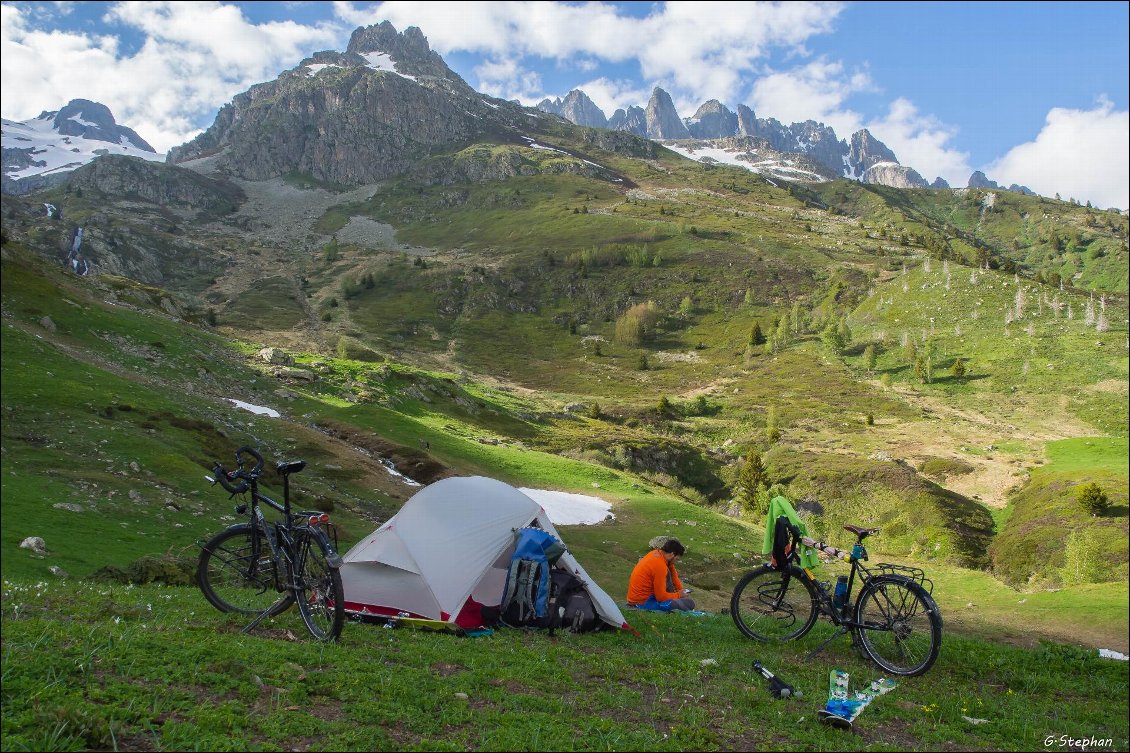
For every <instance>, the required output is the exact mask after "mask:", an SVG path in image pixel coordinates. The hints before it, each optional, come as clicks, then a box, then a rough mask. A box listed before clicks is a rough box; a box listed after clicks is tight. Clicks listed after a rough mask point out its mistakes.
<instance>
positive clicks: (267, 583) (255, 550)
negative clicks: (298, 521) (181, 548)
mask: <svg viewBox="0 0 1130 753" xmlns="http://www.w3.org/2000/svg"><path fill="white" fill-rule="evenodd" d="M264 536H266V533H264V532H263V530H262V529H259V531H257V532H254V531H253V530H252V528H251V525H250V524H249V523H244V524H243V525H238V526H233V527H231V528H228V529H227V530H224V531H220V532H219V533H218V534H216V535H215V536H213V537H212V539H211V540H210V541H208V543H207V544H205V545H204V548H203V550H202V551H201V552H200V559H199V561H198V562H197V565H196V584H197V585H198V586H200V590H201V592H203V594H204V598H205V599H207V600H208V601H209V602H210V603H211V604H212V606H214V607H215V608H216V609H218V610H220V611H221V612H238V613H240V614H253V615H258V614H262V613H263V612H265V611H268V610H270V611H269V614H270V616H271V617H274V616H275V615H278V614H281V613H282V612H284V611H286V609H287V607H289V606H290V605H291V603H292V602H293V600H294V597H293V596H291V594H290V593H289V592H285V591H284V592H280V590H279V588H278V584H279V578H278V572H277V567H276V565H275V562H274V560H272V559H271V549H270V547H269V546H268V544H267V542H266V540H265V539H264V538H263V537H264Z"/></svg>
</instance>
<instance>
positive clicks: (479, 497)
mask: <svg viewBox="0 0 1130 753" xmlns="http://www.w3.org/2000/svg"><path fill="white" fill-rule="evenodd" d="M528 527H534V528H540V529H541V530H543V531H545V532H546V533H548V534H550V535H552V536H554V537H556V538H557V539H558V540H559V541H561V536H560V535H559V534H558V533H557V530H556V529H555V528H554V527H553V523H551V522H550V520H549V517H548V516H547V515H546V514H545V511H544V510H543V509H542V507H541V505H539V504H538V503H537V502H535V501H534V500H532V499H530V498H529V497H527V496H526V495H525V494H523V493H522V492H520V491H518V490H517V489H515V488H514V487H513V486H510V485H509V484H506V483H503V482H501V481H497V480H495V479H490V478H485V477H483V476H463V477H455V478H447V479H443V480H441V481H437V482H436V483H434V484H431V485H430V486H427V487H425V488H423V489H421V490H420V491H419V492H417V493H416V494H414V495H413V496H412V497H411V498H410V499H409V500H408V501H407V502H405V503H404V506H403V507H402V508H401V509H400V512H398V513H397V514H396V515H394V516H393V517H392V518H390V519H389V520H388V522H386V523H385V524H384V525H382V526H381V527H380V528H378V529H377V530H376V531H374V532H373V533H371V534H369V535H368V536H366V537H365V538H364V539H362V540H361V541H359V542H358V543H357V544H356V545H355V546H354V547H353V548H352V549H350V550H349V551H348V552H346V553H345V555H344V557H342V560H343V562H344V564H343V565H342V567H341V578H342V583H343V585H344V589H345V608H346V610H347V611H348V612H351V613H354V614H360V615H374V616H397V615H401V616H404V615H407V616H409V617H418V618H423V619H430V620H440V621H443V622H448V623H452V624H454V625H457V626H459V627H478V626H479V625H480V624H482V622H481V613H480V610H481V609H482V607H484V606H485V607H497V606H498V605H499V604H500V602H501V601H502V596H503V589H504V588H505V586H506V574H507V570H508V568H509V566H510V559H511V556H512V555H513V554H514V546H515V541H516V537H515V535H514V534H515V531H517V530H518V529H521V528H528ZM557 567H560V568H564V569H567V570H568V571H569V572H571V573H573V574H574V575H576V576H577V577H578V578H580V579H581V580H582V581H583V582H584V583H585V590H586V591H587V592H588V593H589V595H590V596H591V598H592V601H593V606H594V607H595V609H596V613H597V616H598V617H599V618H600V619H601V620H602V621H603V622H604V623H606V624H608V625H610V626H612V627H616V628H627V627H628V624H627V622H626V621H625V619H624V615H623V614H621V612H620V609H619V607H618V606H617V605H616V602H615V601H614V600H613V599H612V598H611V597H610V596H609V595H608V594H607V593H605V592H604V591H603V590H602V589H601V588H600V586H598V585H597V584H596V582H595V581H593V579H592V578H591V577H589V575H588V573H586V572H585V569H584V568H583V567H581V564H580V563H579V562H577V560H576V558H575V557H573V555H572V554H571V553H570V552H568V551H567V552H565V554H563V555H562V556H561V558H560V559H559V560H558V561H557Z"/></svg>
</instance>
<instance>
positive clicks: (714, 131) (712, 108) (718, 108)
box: [685, 99, 738, 139]
mask: <svg viewBox="0 0 1130 753" xmlns="http://www.w3.org/2000/svg"><path fill="white" fill-rule="evenodd" d="M685 123H686V126H687V130H689V131H690V132H691V135H692V136H694V137H695V138H696V139H723V138H728V137H730V136H736V135H737V133H738V116H737V115H736V114H734V113H733V112H730V110H729V108H727V107H726V106H725V105H724V104H722V103H721V102H719V101H718V100H716V99H712V100H710V101H709V102H705V103H703V105H702V106H701V107H699V108H698V110H697V111H696V112H695V114H694V117H690V118H687V119H686V121H685Z"/></svg>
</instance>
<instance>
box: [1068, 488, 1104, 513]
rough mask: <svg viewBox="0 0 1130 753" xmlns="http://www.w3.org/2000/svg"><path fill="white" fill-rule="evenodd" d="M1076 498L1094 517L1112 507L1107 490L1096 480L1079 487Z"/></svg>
mask: <svg viewBox="0 0 1130 753" xmlns="http://www.w3.org/2000/svg"><path fill="white" fill-rule="evenodd" d="M1075 499H1076V500H1077V501H1078V502H1079V506H1080V507H1082V508H1083V510H1084V511H1085V512H1087V513H1089V514H1090V515H1091V516H1093V517H1097V516H1099V515H1102V514H1103V513H1104V512H1106V510H1107V508H1108V507H1110V499H1109V498H1108V497H1107V495H1106V492H1104V491H1103V488H1102V487H1101V486H1099V485H1098V484H1096V483H1095V482H1094V481H1092V482H1091V483H1089V484H1084V485H1083V486H1081V487H1079V489H1078V490H1077V491H1076V492H1075Z"/></svg>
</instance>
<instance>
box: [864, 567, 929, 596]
mask: <svg viewBox="0 0 1130 753" xmlns="http://www.w3.org/2000/svg"><path fill="white" fill-rule="evenodd" d="M872 569H874V570H878V571H879V572H878V573H876V575H897V576H899V577H902V578H909V579H910V580H912V581H914V582H915V583H917V584H918V585H920V586H922V587H923V588H925V589H926V592H927V593H929V594H930V595H933V594H934V581H932V580H930V579H929V578H927V577H926V571H925V570H922V569H921V568H918V567H907V566H906V565H892V564H891V563H889V562H880V563H878V564H876V565H875V566H874V568H872Z"/></svg>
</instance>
